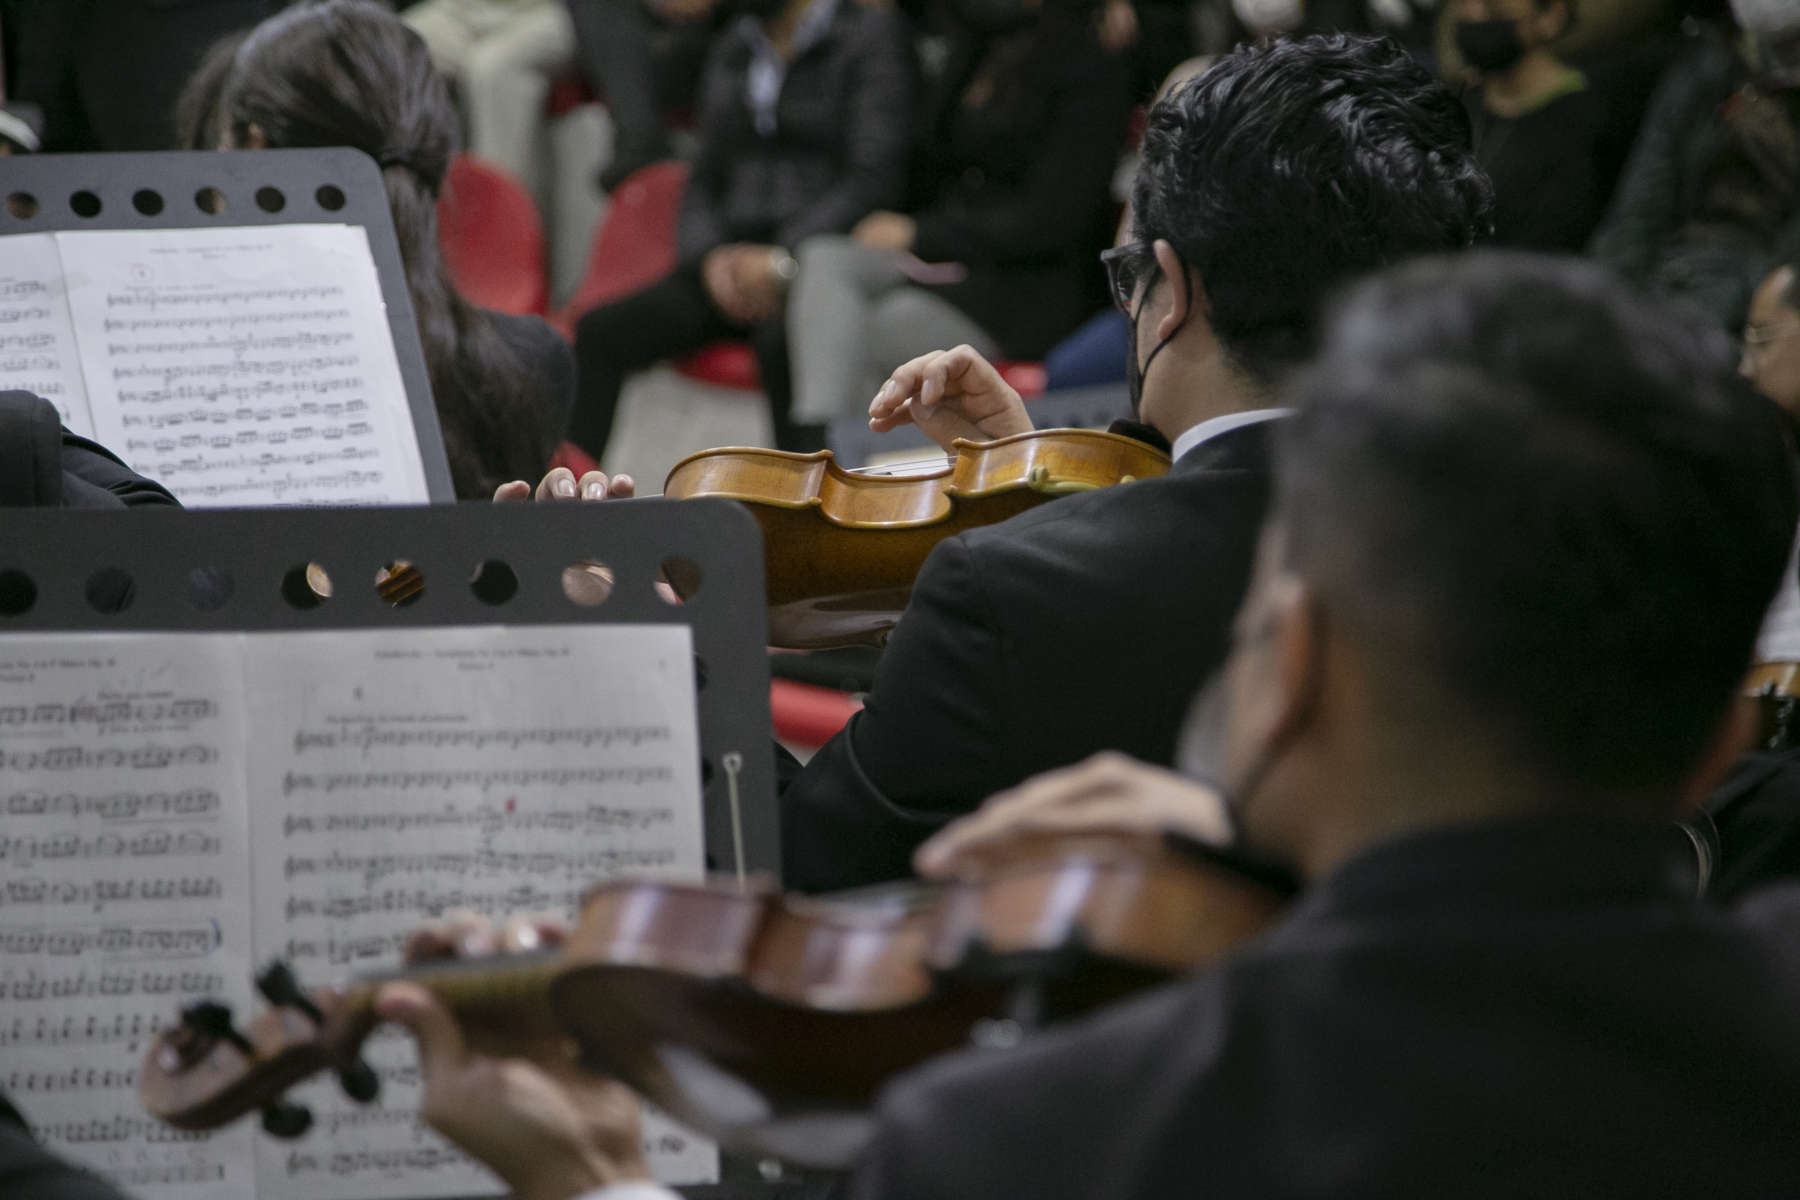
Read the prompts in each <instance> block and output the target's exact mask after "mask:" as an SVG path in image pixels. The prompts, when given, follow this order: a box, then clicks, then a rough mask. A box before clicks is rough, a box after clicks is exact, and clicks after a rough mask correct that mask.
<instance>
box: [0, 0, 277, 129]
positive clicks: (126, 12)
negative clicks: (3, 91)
mask: <svg viewBox="0 0 1800 1200" xmlns="http://www.w3.org/2000/svg"><path fill="white" fill-rule="evenodd" d="M282 7H283V0H4V5H3V7H0V14H3V15H4V26H3V28H4V40H5V50H6V83H7V94H8V96H9V98H11V99H15V100H29V101H32V102H33V103H35V104H38V105H40V106H41V107H42V108H43V110H44V149H45V150H46V151H52V152H64V151H76V150H173V149H174V148H175V143H176V130H175V116H174V114H175V100H176V98H177V97H178V96H180V94H181V89H182V87H183V86H184V85H186V83H187V80H188V76H189V75H191V74H192V73H193V70H194V67H195V66H197V65H198V64H199V61H200V56H201V54H203V53H204V52H205V51H206V48H207V47H208V46H210V45H212V43H213V42H215V41H217V40H218V39H219V38H221V37H223V36H225V35H226V34H228V33H233V32H236V31H237V30H240V29H248V28H250V27H251V26H253V25H255V24H257V23H258V22H260V21H261V20H263V18H265V17H269V16H272V15H274V14H275V13H276V12H277V11H279V10H280V9H281V8H282Z"/></svg>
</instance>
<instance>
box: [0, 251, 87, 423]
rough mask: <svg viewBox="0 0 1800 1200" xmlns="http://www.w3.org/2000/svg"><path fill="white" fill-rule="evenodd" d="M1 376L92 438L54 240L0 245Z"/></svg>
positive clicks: (78, 358)
mask: <svg viewBox="0 0 1800 1200" xmlns="http://www.w3.org/2000/svg"><path fill="white" fill-rule="evenodd" d="M0 243H3V244H4V246H5V252H4V253H0V372H4V374H5V377H6V386H7V387H9V388H21V389H24V390H25V391H28V392H32V393H34V394H35V395H38V396H42V397H43V398H44V399H46V400H48V401H50V403H52V404H54V405H56V408H57V411H58V412H59V413H60V414H61V416H62V421H63V424H64V425H67V426H68V427H69V428H70V429H72V430H74V431H75V432H76V433H79V434H84V435H87V436H90V437H91V436H92V435H93V432H94V419H93V414H92V412H91V411H90V410H89V408H88V400H87V388H86V386H85V382H84V380H83V378H82V371H81V356H80V354H79V352H78V349H77V346H76V342H75V329H74V326H73V325H72V323H71V322H70V319H69V302H68V299H67V297H66V295H65V294H64V285H63V274H62V259H61V256H60V254H59V253H58V251H57V248H56V240H55V238H54V236H53V235H51V234H47V233H38V234H24V235H17V236H13V237H8V238H4V239H0Z"/></svg>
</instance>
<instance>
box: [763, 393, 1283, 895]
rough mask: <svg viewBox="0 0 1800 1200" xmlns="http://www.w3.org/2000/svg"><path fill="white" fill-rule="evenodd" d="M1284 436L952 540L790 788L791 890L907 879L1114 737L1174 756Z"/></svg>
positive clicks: (1222, 444) (784, 810) (1246, 434)
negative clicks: (1018, 787) (974, 827)
mask: <svg viewBox="0 0 1800 1200" xmlns="http://www.w3.org/2000/svg"><path fill="white" fill-rule="evenodd" d="M1270 429H1271V426H1270V425H1269V424H1267V423H1265V424H1260V425H1251V426H1245V427H1242V428H1239V429H1236V430H1233V431H1230V432H1228V433H1225V434H1222V435H1220V436H1219V437H1216V438H1213V439H1211V440H1209V441H1207V442H1205V443H1203V444H1201V445H1200V446H1198V447H1196V448H1195V449H1194V450H1192V451H1191V452H1189V453H1188V454H1187V455H1185V456H1183V457H1182V459H1181V460H1180V461H1179V462H1177V463H1176V464H1175V466H1174V468H1173V469H1172V470H1171V471H1170V472H1169V473H1168V474H1167V475H1165V476H1163V477H1161V478H1159V479H1147V480H1140V481H1137V482H1134V483H1128V484H1125V485H1123V486H1121V487H1112V488H1106V489H1103V490H1101V491H1096V492H1089V493H1086V494H1084V495H1079V496H1071V497H1067V498H1065V499H1061V500H1058V501H1056V502H1054V503H1052V504H1046V505H1043V506H1041V507H1039V508H1037V509H1034V510H1032V511H1030V512H1028V513H1025V514H1023V515H1021V516H1018V517H1014V518H1013V519H1012V520H1010V521H1004V522H1001V523H1000V524H998V525H990V526H987V527H986V528H983V529H976V530H972V531H970V532H969V533H965V534H962V535H961V536H959V537H955V538H951V539H949V540H948V541H946V542H944V543H943V544H941V545H940V546H938V548H937V549H936V550H934V551H933V552H932V554H931V557H930V558H929V559H927V560H926V563H925V568H924V570H922V571H921V572H920V573H919V578H918V581H917V583H916V584H915V585H914V588H913V593H912V601H911V603H909V604H908V605H907V608H906V612H905V614H904V615H903V616H902V617H901V620H900V624H899V626H898V627H897V628H896V629H895V630H894V634H893V638H892V640H891V641H890V642H889V644H888V647H887V651H886V653H885V654H883V656H882V660H881V665H880V668H879V669H878V670H877V672H876V676H875V686H874V688H873V689H872V690H871V691H870V693H869V695H868V698H867V701H866V704H865V706H864V708H863V710H862V711H861V712H860V713H858V714H857V715H856V716H855V717H854V718H852V719H851V722H850V724H849V725H848V726H847V727H846V728H845V729H844V730H843V732H841V733H839V734H838V736H837V737H835V738H833V739H832V740H831V741H830V742H829V743H827V744H826V745H825V746H824V747H823V748H822V749H820V751H819V752H818V753H817V754H816V755H814V757H813V759H812V761H811V762H809V763H808V764H807V765H806V768H805V769H804V770H803V771H801V773H800V774H799V776H798V778H796V779H794V780H793V781H792V782H791V783H790V784H789V785H788V786H787V788H786V789H785V790H784V792H783V793H782V798H781V821H782V854H783V873H784V875H785V876H786V879H787V882H788V883H789V885H790V886H793V887H797V888H800V889H802V890H807V891H821V890H828V889H833V888H842V887H852V886H856V885H859V884H863V883H872V882H876V881H879V880H883V879H893V878H898V877H902V876H905V875H907V874H909V873H910V870H911V867H910V859H911V855H912V852H913V850H914V848H915V847H917V846H918V844H919V843H920V842H922V841H923V840H925V838H926V837H928V836H930V834H931V833H932V832H933V831H934V830H936V829H937V828H938V827H939V826H941V825H943V824H944V823H945V822H946V821H948V820H950V819H951V818H953V817H956V816H958V815H960V814H962V813H966V812H968V811H970V810H972V809H974V808H975V807H976V806H977V805H979V804H980V803H981V802H982V801H983V800H985V799H986V798H987V797H988V796H990V795H992V794H993V793H994V792H997V791H999V790H1001V789H1002V788H1006V787H1010V786H1012V785H1014V784H1016V783H1018V782H1020V781H1021V780H1024V779H1026V778H1028V777H1030V776H1032V775H1036V774H1038V773H1039V772H1042V771H1047V770H1049V769H1051V768H1053V767H1060V766H1065V765H1067V764H1069V763H1073V762H1078V761H1080V760H1081V759H1083V758H1086V757H1087V756H1088V755H1090V754H1093V753H1095V752H1097V751H1100V750H1120V751H1123V752H1125V753H1127V754H1131V755H1134V756H1135V757H1137V758H1141V759H1144V760H1145V761H1148V762H1154V763H1167V762H1169V761H1170V758H1171V757H1172V755H1173V753H1174V749H1175V740H1176V736H1177V733H1178V732H1179V729H1180V726H1181V722H1182V718H1183V716H1184V715H1185V714H1186V712H1187V707H1188V704H1189V702H1190V701H1191V700H1192V698H1193V696H1194V693H1195V691H1196V690H1197V689H1198V688H1199V687H1200V685H1201V684H1202V683H1203V682H1204V681H1205V680H1206V678H1207V676H1208V675H1210V674H1211V673H1212V672H1213V671H1214V670H1215V669H1216V668H1217V667H1218V666H1219V664H1220V663H1221V662H1222V661H1223V660H1224V657H1225V650H1226V644H1227V641H1228V638H1229V632H1230V624H1231V620H1232V617H1233V616H1234V615H1235V614H1236V612H1237V606H1238V602H1239V601H1240V600H1241V599H1242V597H1243V593H1244V587H1245V584H1246V582H1247V580H1248V578H1249V571H1250V560H1251V557H1252V553H1253V551H1254V548H1255V542H1256V534H1257V530H1258V528H1259V527H1260V525H1261V523H1262V516H1263V510H1264V509H1265V507H1266V506H1267V499H1268V441H1269V432H1270Z"/></svg>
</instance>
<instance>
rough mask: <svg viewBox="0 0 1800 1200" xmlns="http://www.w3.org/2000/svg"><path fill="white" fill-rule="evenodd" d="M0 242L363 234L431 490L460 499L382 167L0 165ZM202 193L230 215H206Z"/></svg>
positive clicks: (342, 156)
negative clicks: (83, 234)
mask: <svg viewBox="0 0 1800 1200" xmlns="http://www.w3.org/2000/svg"><path fill="white" fill-rule="evenodd" d="M0 193H3V194H4V196H5V203H4V204H0V236H6V235H9V234H18V233H56V232H61V231H63V230H81V229H140V230H141V229H204V228H227V227H230V226H237V225H314V224H344V225H360V226H362V227H363V229H364V230H365V231H366V232H367V234H368V238H369V250H370V252H371V253H372V254H373V256H374V259H375V272H376V274H377V275H378V276H379V277H380V280H381V296H382V300H383V301H384V302H385V303H386V305H387V318H388V332H389V334H390V335H392V338H393V342H394V355H395V357H396V358H397V359H398V360H399V363H400V378H401V381H402V382H403V383H404V384H405V387H406V399H407V403H408V405H409V406H410V407H411V409H412V418H413V428H414V430H415V431H416V432H417V434H418V439H419V454H420V457H421V458H422V459H423V461H424V464H425V486H426V488H427V490H428V492H429V494H430V496H431V498H432V499H433V500H434V501H447V500H453V499H455V492H454V491H453V490H452V488H451V485H450V466H449V462H448V460H447V459H446V458H445V457H444V438H443V433H442V432H441V431H440V430H439V428H438V420H437V409H436V407H435V406H434V405H433V403H432V398H431V380H430V377H429V375H428V374H427V372H426V369H425V353H424V350H423V349H422V348H421V346H420V344H419V327H418V324H417V322H416V321H415V320H414V317H413V308H412V299H411V293H409V292H408V291H407V288H406V267H405V264H404V263H403V262H402V261H401V258H400V244H399V242H398V241H397V240H396V238H395V236H394V219H393V214H392V213H391V212H389V210H388V200H387V188H386V186H385V185H384V184H383V183H382V181H381V168H380V167H378V166H376V165H375V160H374V159H372V158H370V157H369V156H368V155H366V154H364V153H363V152H362V151H360V150H351V149H347V148H344V147H334V148H329V149H316V150H245V151H230V152H216V151H172V152H169V153H161V154H45V155H17V156H12V157H0ZM202 193H206V194H207V195H208V196H209V197H210V196H216V197H218V198H220V199H221V200H222V201H223V205H224V207H223V208H222V209H221V210H220V211H218V212H210V211H208V208H207V206H205V205H203V203H202Z"/></svg>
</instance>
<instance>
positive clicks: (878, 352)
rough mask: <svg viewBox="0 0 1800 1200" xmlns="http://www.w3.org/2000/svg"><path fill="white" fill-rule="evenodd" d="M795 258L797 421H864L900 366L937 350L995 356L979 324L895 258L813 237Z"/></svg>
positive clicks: (791, 333) (792, 333) (790, 317)
mask: <svg viewBox="0 0 1800 1200" xmlns="http://www.w3.org/2000/svg"><path fill="white" fill-rule="evenodd" d="M798 257H799V260H800V276H799V278H798V279H796V280H795V281H794V290H793V293H792V295H790V296H789V297H788V307H787V323H788V349H789V354H790V356H791V358H792V361H793V378H794V408H793V419H794V420H795V421H797V422H802V423H806V424H823V423H826V422H830V421H836V420H840V419H842V418H845V417H856V416H864V415H866V414H867V412H868V409H869V401H871V400H873V399H874V398H875V392H876V391H877V390H878V389H879V388H880V387H881V385H882V383H883V382H885V381H886V379H887V377H888V375H889V373H890V372H892V371H893V370H894V368H895V367H898V366H899V365H900V364H901V363H904V362H906V361H907V360H908V359H911V358H917V357H918V356H919V355H921V354H926V353H929V352H930V351H932V350H948V349H949V348H951V347H952V346H956V345H960V344H962V343H964V342H967V343H968V344H969V345H971V346H973V347H974V348H975V349H976V350H977V351H979V352H980V353H981V354H983V355H984V356H986V357H988V358H992V357H994V355H995V354H996V353H998V349H999V348H998V347H997V346H996V345H995V344H994V339H993V338H991V337H989V336H988V334H987V333H986V331H984V330H983V329H982V328H981V326H979V325H977V324H975V322H974V321H972V320H970V319H969V318H968V317H967V316H966V315H964V313H963V311H962V310H961V309H959V308H957V307H956V306H955V305H953V304H951V303H950V302H949V301H948V300H944V299H942V298H940V297H939V296H937V295H936V294H934V293H932V292H930V291H927V290H926V289H924V288H922V287H920V286H918V285H917V284H915V283H913V282H912V281H911V280H910V279H908V278H907V277H906V275H905V274H904V273H903V272H902V271H901V270H900V267H899V265H898V257H897V256H896V255H894V254H892V253H889V252H886V251H880V250H870V249H868V248H867V247H865V246H861V245H858V244H857V243H856V242H854V241H851V240H850V239H849V238H848V237H842V236H829V237H816V238H809V239H808V240H807V241H806V243H805V244H803V245H802V246H801V247H800V251H799V255H798Z"/></svg>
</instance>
